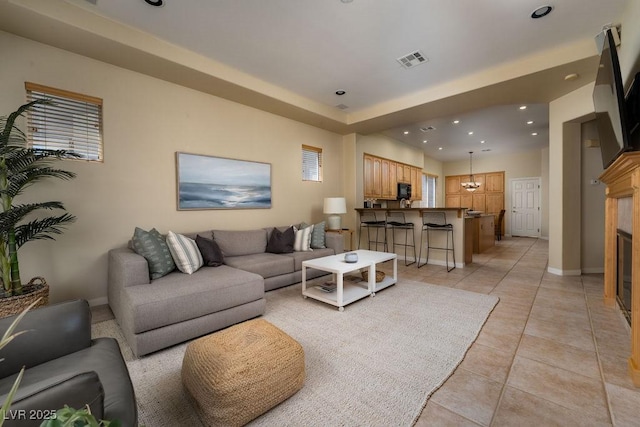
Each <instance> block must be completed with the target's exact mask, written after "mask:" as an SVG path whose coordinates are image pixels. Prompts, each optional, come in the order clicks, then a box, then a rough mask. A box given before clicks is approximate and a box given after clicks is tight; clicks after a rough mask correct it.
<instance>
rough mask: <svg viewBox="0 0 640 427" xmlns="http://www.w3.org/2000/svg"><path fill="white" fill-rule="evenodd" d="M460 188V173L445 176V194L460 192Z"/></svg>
mask: <svg viewBox="0 0 640 427" xmlns="http://www.w3.org/2000/svg"><path fill="white" fill-rule="evenodd" d="M460 189H461V187H460V175H456V176H447V177H446V178H445V194H460ZM465 191H466V190H465Z"/></svg>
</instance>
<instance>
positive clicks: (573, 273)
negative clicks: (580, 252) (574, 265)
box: [547, 267, 582, 276]
mask: <svg viewBox="0 0 640 427" xmlns="http://www.w3.org/2000/svg"><path fill="white" fill-rule="evenodd" d="M547 271H548V272H549V273H551V274H555V275H556V276H581V275H582V270H560V269H559V268H552V267H548V268H547Z"/></svg>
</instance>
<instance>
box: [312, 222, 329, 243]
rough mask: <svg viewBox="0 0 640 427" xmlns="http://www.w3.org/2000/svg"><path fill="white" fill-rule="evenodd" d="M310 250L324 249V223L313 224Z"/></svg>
mask: <svg viewBox="0 0 640 427" xmlns="http://www.w3.org/2000/svg"><path fill="white" fill-rule="evenodd" d="M311 248H312V249H324V248H326V246H325V245H324V221H322V222H319V223H317V224H314V226H313V231H312V232H311Z"/></svg>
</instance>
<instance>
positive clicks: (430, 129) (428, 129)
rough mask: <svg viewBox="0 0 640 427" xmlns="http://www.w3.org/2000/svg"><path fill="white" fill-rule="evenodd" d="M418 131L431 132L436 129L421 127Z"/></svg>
mask: <svg viewBox="0 0 640 427" xmlns="http://www.w3.org/2000/svg"><path fill="white" fill-rule="evenodd" d="M420 130H421V131H422V132H430V131H432V130H436V128H434V127H433V126H425V127H421V128H420Z"/></svg>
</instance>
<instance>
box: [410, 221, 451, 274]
mask: <svg viewBox="0 0 640 427" xmlns="http://www.w3.org/2000/svg"><path fill="white" fill-rule="evenodd" d="M425 230H426V232H427V260H426V262H425V263H424V264H422V265H420V259H421V258H422V246H423V235H424V232H425ZM433 231H439V232H442V231H444V232H445V233H446V238H447V246H446V247H444V248H443V247H441V246H440V247H439V246H431V236H430V234H429V233H431V232H433ZM449 233H451V248H449ZM429 249H440V250H443V251H446V266H447V273H448V272H450V271H451V270H453V269H454V268H456V252H455V250H454V244H453V225H452V224H447V216H446V214H445V212H441V211H440V212H438V211H423V212H422V231H421V232H420V256H419V258H418V268H420V267H422V266H423V265H425V264H428V263H429ZM449 251H451V252H452V253H453V267H452V268H449Z"/></svg>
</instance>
